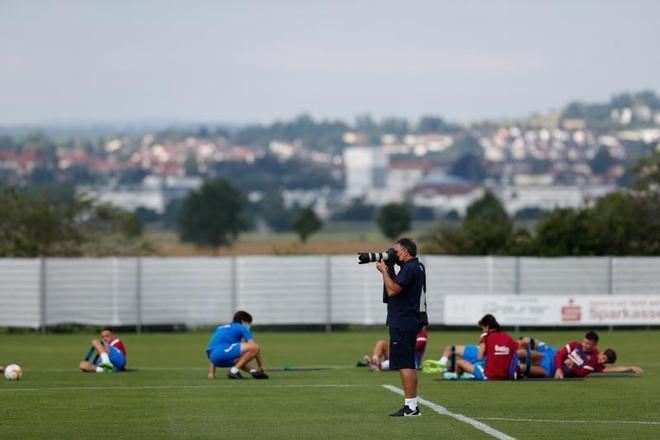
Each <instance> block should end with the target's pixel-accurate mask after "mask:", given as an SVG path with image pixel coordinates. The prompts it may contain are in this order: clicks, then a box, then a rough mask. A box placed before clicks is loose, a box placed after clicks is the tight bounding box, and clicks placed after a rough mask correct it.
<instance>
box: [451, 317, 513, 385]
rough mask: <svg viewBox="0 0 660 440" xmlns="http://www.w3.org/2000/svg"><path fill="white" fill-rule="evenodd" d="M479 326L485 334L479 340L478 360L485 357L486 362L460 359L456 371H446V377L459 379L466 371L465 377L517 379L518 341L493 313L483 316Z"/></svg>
mask: <svg viewBox="0 0 660 440" xmlns="http://www.w3.org/2000/svg"><path fill="white" fill-rule="evenodd" d="M479 326H480V327H481V330H482V331H483V334H482V335H481V338H480V340H479V351H478V353H477V361H482V360H484V358H485V361H484V363H483V364H480V363H479V362H477V363H472V362H468V361H467V360H465V359H460V360H459V361H457V362H456V372H455V373H445V378H448V379H457V378H460V377H461V376H462V375H463V374H464V373H468V374H469V376H468V375H466V376H464V377H463V378H470V379H471V378H474V379H476V380H506V379H515V378H516V368H517V364H518V354H517V350H518V343H517V342H516V341H514V340H513V338H512V337H511V336H509V335H508V334H507V333H506V332H504V331H502V330H501V329H500V325H499V323H498V322H497V320H496V319H495V317H494V316H493V315H491V314H488V315H485V316H484V317H483V318H481V320H480V321H479ZM471 376H473V377H471Z"/></svg>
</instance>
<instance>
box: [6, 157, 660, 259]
mask: <svg viewBox="0 0 660 440" xmlns="http://www.w3.org/2000/svg"><path fill="white" fill-rule="evenodd" d="M632 171H633V173H634V175H635V176H636V179H635V181H634V182H633V184H632V186H631V187H630V188H628V189H626V190H622V191H618V192H614V193H611V194H608V195H606V196H604V197H601V198H599V199H597V200H595V201H593V202H592V203H590V204H588V205H586V206H584V207H580V208H564V209H556V210H554V211H551V212H548V213H544V215H543V216H542V217H541V219H540V220H539V222H538V223H537V224H536V226H535V227H534V228H532V229H526V228H523V227H520V226H518V225H517V224H516V222H515V219H513V218H511V217H510V216H509V215H508V214H507V213H506V211H505V209H504V207H503V206H502V204H501V203H500V202H499V200H498V199H497V198H496V197H495V196H494V195H493V194H492V193H490V192H486V193H485V194H484V195H483V197H481V198H480V199H478V200H476V201H475V202H473V203H472V204H471V205H470V206H469V207H468V209H467V212H466V215H465V218H464V219H463V220H462V222H461V223H460V224H458V225H455V224H450V223H441V224H440V225H438V226H437V227H436V228H434V229H433V230H432V231H431V232H430V233H429V234H427V235H426V236H424V237H420V242H421V243H422V251H423V252H424V253H425V254H452V255H528V256H544V257H556V256H598V255H615V256H622V255H660V152H656V153H655V155H654V156H653V157H652V158H645V159H642V160H640V161H639V162H638V164H637V165H636V166H635V168H634V169H633V170H632ZM365 206H366V205H360V203H356V202H354V204H353V205H351V206H349V207H348V209H352V210H354V211H360V210H362V211H364V210H365ZM259 212H261V213H262V214H264V213H267V214H268V216H270V217H269V218H270V221H272V222H273V224H275V225H278V227H279V228H280V229H281V230H288V229H291V230H294V231H295V232H296V233H297V234H298V237H299V238H300V240H301V241H303V242H304V241H306V240H307V239H309V237H310V236H311V235H312V234H314V233H316V232H318V231H319V230H320V229H321V228H322V226H323V223H322V221H321V220H320V219H319V217H318V216H317V214H316V213H315V212H314V210H313V209H312V207H310V206H303V207H294V208H286V207H285V206H284V202H283V200H282V199H281V195H279V198H278V197H275V198H266V199H263V200H262V201H261V203H259V204H250V203H249V202H248V201H247V199H246V197H245V195H244V194H243V193H242V192H241V191H240V190H239V189H238V188H236V187H235V186H234V185H233V184H232V183H231V182H230V181H229V180H226V179H217V180H211V181H207V182H206V183H205V184H204V185H203V186H202V187H201V188H200V189H199V190H197V191H193V192H191V193H190V194H189V195H188V196H187V197H186V198H185V199H183V200H182V201H180V202H177V208H176V209H175V210H174V213H173V214H172V213H171V215H172V217H173V220H172V221H173V223H174V226H175V227H176V229H177V231H178V233H179V237H180V239H181V240H182V241H184V242H188V243H192V244H194V245H196V246H200V247H210V248H212V249H214V250H215V251H216V253H217V250H218V249H219V248H220V247H222V246H230V245H232V244H233V243H234V242H235V241H236V239H237V238H238V237H239V235H240V233H241V232H243V231H245V230H247V229H248V228H249V227H250V222H251V221H254V217H255V215H256V214H257V213H259ZM370 215H372V216H373V218H374V220H375V223H376V224H377V225H378V227H379V228H380V230H381V231H382V233H383V235H385V236H386V237H388V238H389V239H392V240H394V239H396V238H398V237H400V236H401V235H402V234H404V233H406V232H408V231H410V229H411V224H412V219H413V210H412V209H411V207H410V206H409V205H407V204H389V205H385V206H384V207H382V208H381V209H379V210H378V211H377V212H373V211H371V213H370ZM454 223H455V222H454ZM275 229H276V230H277V228H275ZM141 235H142V223H141V221H140V218H139V216H138V215H136V214H134V213H128V212H125V211H122V210H120V209H118V208H115V207H112V206H110V205H107V204H102V203H98V202H97V201H94V200H92V199H89V198H86V197H85V196H81V195H75V194H70V193H65V194H57V193H54V192H48V190H43V191H38V192H35V191H20V190H18V189H16V188H14V187H11V186H3V188H2V190H1V191H0V256H4V257H39V256H70V257H75V256H83V255H87V256H103V255H136V254H137V255H144V254H150V253H154V252H156V251H157V249H156V247H155V246H154V245H153V244H152V243H150V242H148V241H147V240H144V239H142V238H141Z"/></svg>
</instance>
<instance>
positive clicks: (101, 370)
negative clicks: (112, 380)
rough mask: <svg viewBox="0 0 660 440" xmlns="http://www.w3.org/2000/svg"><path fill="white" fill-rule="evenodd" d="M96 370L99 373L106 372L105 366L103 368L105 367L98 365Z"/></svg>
mask: <svg viewBox="0 0 660 440" xmlns="http://www.w3.org/2000/svg"><path fill="white" fill-rule="evenodd" d="M96 372H97V373H105V368H103V367H96Z"/></svg>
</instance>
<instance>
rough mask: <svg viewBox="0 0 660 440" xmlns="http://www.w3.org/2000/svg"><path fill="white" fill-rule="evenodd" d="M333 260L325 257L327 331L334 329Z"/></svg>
mask: <svg viewBox="0 0 660 440" xmlns="http://www.w3.org/2000/svg"><path fill="white" fill-rule="evenodd" d="M331 283H332V260H331V258H330V255H326V257H325V331H326V332H327V333H330V332H331V331H332V284H331Z"/></svg>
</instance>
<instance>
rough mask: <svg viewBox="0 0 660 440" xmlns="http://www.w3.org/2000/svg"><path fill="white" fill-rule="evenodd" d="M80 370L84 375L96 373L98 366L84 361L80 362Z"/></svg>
mask: <svg viewBox="0 0 660 440" xmlns="http://www.w3.org/2000/svg"><path fill="white" fill-rule="evenodd" d="M79 368H80V371H82V372H83V373H96V368H97V366H96V365H94V364H93V363H91V362H89V361H82V362H80V365H79Z"/></svg>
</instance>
